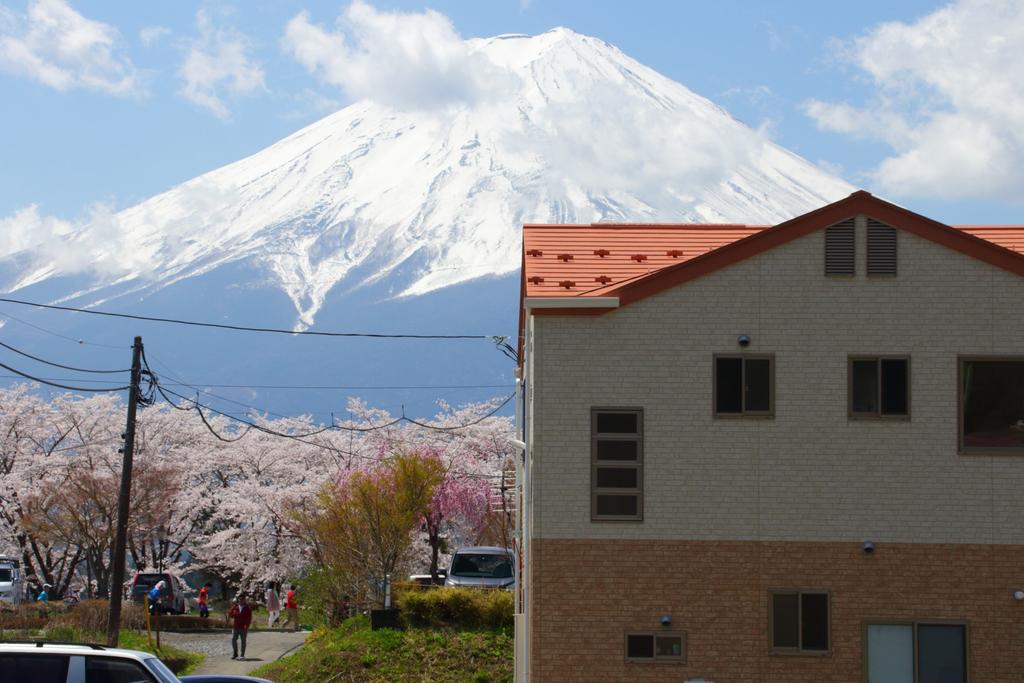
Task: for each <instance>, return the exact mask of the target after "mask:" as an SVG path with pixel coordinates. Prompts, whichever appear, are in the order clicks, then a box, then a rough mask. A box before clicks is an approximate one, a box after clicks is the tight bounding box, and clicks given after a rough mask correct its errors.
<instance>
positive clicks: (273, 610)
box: [264, 581, 281, 628]
mask: <svg viewBox="0 0 1024 683" xmlns="http://www.w3.org/2000/svg"><path fill="white" fill-rule="evenodd" d="M264 596H265V598H266V601H267V628H270V627H271V626H273V625H274V622H276V621H277V618H278V617H280V616H281V598H280V597H279V596H278V594H277V591H276V590H274V583H273V582H272V581H268V582H267V590H266V592H265V593H264Z"/></svg>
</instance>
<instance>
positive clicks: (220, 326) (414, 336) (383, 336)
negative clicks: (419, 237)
mask: <svg viewBox="0 0 1024 683" xmlns="http://www.w3.org/2000/svg"><path fill="white" fill-rule="evenodd" d="M0 302H2V303H8V304H18V305H19V306H33V307H35V308H45V309H48V310H52V311H67V312H71V313H87V314H89V315H102V316H107V317H111V318H127V319H129V320H146V321H149V322H157V323H172V324H175V325H191V326H193V327H212V328H217V329H222V330H235V331H240V332H268V333H272V334H289V335H296V336H298V335H302V336H317V337H364V338H369V339H486V340H489V341H494V342H496V343H497V342H498V341H499V340H502V341H503V340H504V339H505V337H502V336H496V335H486V334H382V333H375V332H322V331H318V330H300V331H296V330H285V329H281V328H276V327H249V326H246V325H228V324H226V323H207V322H199V321H196V320H182V319H179V318H158V317H154V316H148V315H134V314H131V313H112V312H110V311H95V310H91V309H87V308H74V307H72V306H58V305H56V304H41V303H37V302H33V301H21V300H19V299H8V298H2V297H0Z"/></svg>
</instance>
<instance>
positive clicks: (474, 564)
mask: <svg viewBox="0 0 1024 683" xmlns="http://www.w3.org/2000/svg"><path fill="white" fill-rule="evenodd" d="M515 566H516V562H515V554H514V553H513V552H512V551H511V550H510V549H508V548H499V547H496V546H489V545H484V546H473V547H470V548H459V549H458V550H456V551H455V554H454V555H452V564H451V567H449V569H448V576H447V578H445V580H444V585H446V586H475V587H478V588H511V587H512V586H514V585H515V583H516V570H515Z"/></svg>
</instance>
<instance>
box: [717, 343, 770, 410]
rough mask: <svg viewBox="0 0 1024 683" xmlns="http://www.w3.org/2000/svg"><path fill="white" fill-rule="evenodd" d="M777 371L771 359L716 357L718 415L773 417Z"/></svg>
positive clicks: (759, 357) (761, 357) (760, 357)
mask: <svg viewBox="0 0 1024 683" xmlns="http://www.w3.org/2000/svg"><path fill="white" fill-rule="evenodd" d="M774 370H775V369H774V363H773V359H772V357H771V356H746V355H745V356H715V360H714V374H715V377H714V387H715V400H714V409H715V415H717V416H719V417H724V416H737V415H753V416H770V415H771V414H772V410H773V409H774V406H773V403H774V397H773V394H774Z"/></svg>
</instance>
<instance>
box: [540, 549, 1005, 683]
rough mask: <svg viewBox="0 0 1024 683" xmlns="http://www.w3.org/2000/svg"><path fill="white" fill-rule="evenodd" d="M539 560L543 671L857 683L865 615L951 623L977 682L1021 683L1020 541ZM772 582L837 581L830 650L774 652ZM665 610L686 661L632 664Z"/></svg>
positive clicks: (577, 554) (582, 554)
mask: <svg viewBox="0 0 1024 683" xmlns="http://www.w3.org/2000/svg"><path fill="white" fill-rule="evenodd" d="M532 564H533V599H534V602H533V606H532V610H531V614H532V625H531V626H532V639H531V646H532V647H531V649H532V651H531V672H532V680H533V681H535V682H545V683H547V682H552V683H555V682H557V683H562V682H566V683H568V682H570V681H586V682H588V683H590V682H595V683H596V682H605V681H630V682H640V681H676V682H678V683H683V681H685V680H686V679H688V678H704V679H707V680H709V681H714V683H732V682H733V681H751V682H754V681H756V682H759V683H760V682H766V681H779V682H785V683H839V682H842V683H855V682H860V681H864V680H865V675H864V657H863V631H864V625H865V622H866V621H869V620H879V621H887V620H950V621H962V622H967V624H968V653H969V665H968V674H969V681H970V683H988V682H993V683H995V682H998V683H1009V682H1016V683H1024V601H1016V600H1014V599H1013V592H1014V591H1015V590H1024V546H999V545H930V544H892V545H890V544H885V543H878V544H877V550H876V552H875V553H874V554H873V555H870V556H868V555H865V554H864V553H863V552H862V550H861V547H860V544H858V543H802V542H801V543H797V542H760V543H759V542H753V541H727V542H690V541H617V540H558V539H535V540H534V554H533V562H532ZM771 589H809V590H822V589H824V590H827V591H829V592H830V594H831V629H832V651H831V653H829V654H827V655H807V656H799V655H772V654H770V653H769V641H768V619H769V616H768V591H769V590H771ZM663 614H671V615H672V626H671V630H673V631H685V632H686V634H687V641H688V642H687V662H686V664H675V663H673V664H662V663H632V662H630V663H627V662H625V661H624V655H625V653H624V634H625V633H626V631H630V630H640V631H652V630H653V631H657V630H659V629H660V628H661V627H660V625H659V617H660V616H661V615H663ZM921 683H933V682H930V681H922V682H921Z"/></svg>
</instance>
